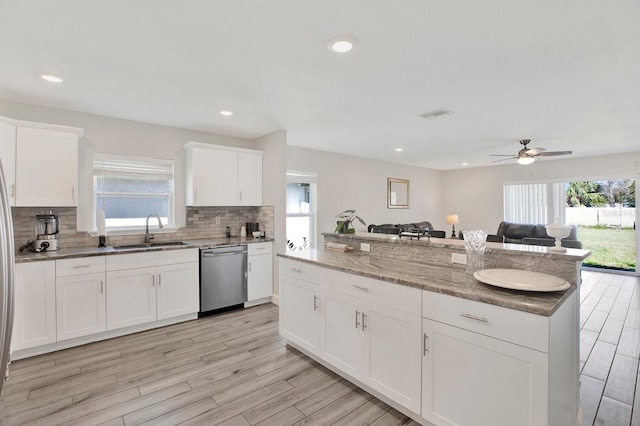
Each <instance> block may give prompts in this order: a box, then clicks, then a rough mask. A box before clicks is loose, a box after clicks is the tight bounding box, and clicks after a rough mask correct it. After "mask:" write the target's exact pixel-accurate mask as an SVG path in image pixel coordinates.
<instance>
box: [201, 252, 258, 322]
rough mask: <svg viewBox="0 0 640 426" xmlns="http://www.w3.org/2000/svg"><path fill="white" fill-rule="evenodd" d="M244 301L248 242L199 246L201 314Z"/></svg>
mask: <svg viewBox="0 0 640 426" xmlns="http://www.w3.org/2000/svg"><path fill="white" fill-rule="evenodd" d="M246 301H247V246H246V245H234V246H224V247H215V248H207V249H200V315H203V314H206V313H208V312H210V311H214V310H218V309H222V308H228V307H232V306H234V307H235V306H237V305H242V304H244V302H246Z"/></svg>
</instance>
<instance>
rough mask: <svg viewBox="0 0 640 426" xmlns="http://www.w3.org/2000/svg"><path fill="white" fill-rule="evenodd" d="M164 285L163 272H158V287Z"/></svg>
mask: <svg viewBox="0 0 640 426" xmlns="http://www.w3.org/2000/svg"><path fill="white" fill-rule="evenodd" d="M161 285H162V274H158V287H160V286H161Z"/></svg>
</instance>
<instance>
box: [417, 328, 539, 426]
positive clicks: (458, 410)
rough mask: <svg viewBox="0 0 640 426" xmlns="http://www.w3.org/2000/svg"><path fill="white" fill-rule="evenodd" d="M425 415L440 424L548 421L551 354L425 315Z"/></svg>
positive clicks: (534, 423)
mask: <svg viewBox="0 0 640 426" xmlns="http://www.w3.org/2000/svg"><path fill="white" fill-rule="evenodd" d="M423 332H424V342H425V347H424V356H423V358H422V359H423V367H422V369H423V384H422V417H424V418H426V419H427V420H429V421H431V422H433V423H434V424H437V425H460V426H464V425H474V426H483V425H487V426H494V425H546V424H547V418H546V413H547V402H546V401H547V390H546V389H547V365H548V364H547V356H546V354H544V353H542V352H538V351H535V350H533V349H528V348H525V347H522V346H519V345H514V344H511V343H508V342H505V341H502V340H498V339H494V338H491V337H487V336H483V335H481V334H477V333H474V332H471V331H467V330H463V329H461V328H458V327H453V326H449V325H446V324H443V323H440V322H436V321H431V320H427V319H424V320H423Z"/></svg>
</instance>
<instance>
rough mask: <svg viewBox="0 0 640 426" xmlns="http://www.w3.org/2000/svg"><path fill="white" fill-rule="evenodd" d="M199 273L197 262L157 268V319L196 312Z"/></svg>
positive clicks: (198, 303)
mask: <svg viewBox="0 0 640 426" xmlns="http://www.w3.org/2000/svg"><path fill="white" fill-rule="evenodd" d="M199 273H200V269H199V267H198V262H191V263H179V264H176V265H167V266H159V267H158V268H157V284H158V285H157V289H156V294H157V303H158V305H157V319H159V320H160V319H165V318H171V317H177V316H180V315H185V314H192V313H195V312H198V310H199V307H200V300H199V292H200V285H199Z"/></svg>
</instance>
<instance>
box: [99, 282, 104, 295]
mask: <svg viewBox="0 0 640 426" xmlns="http://www.w3.org/2000/svg"><path fill="white" fill-rule="evenodd" d="M100 294H104V281H102V280H100Z"/></svg>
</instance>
